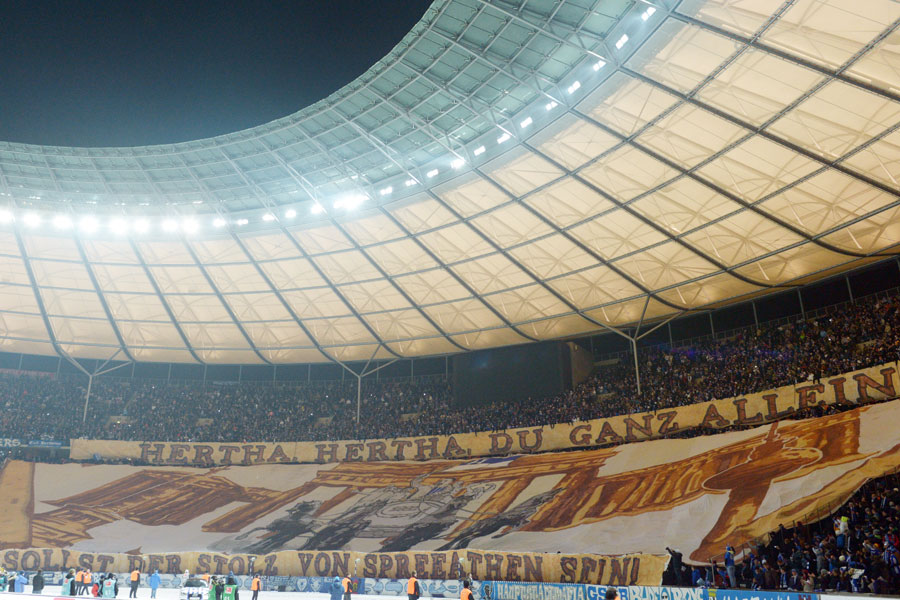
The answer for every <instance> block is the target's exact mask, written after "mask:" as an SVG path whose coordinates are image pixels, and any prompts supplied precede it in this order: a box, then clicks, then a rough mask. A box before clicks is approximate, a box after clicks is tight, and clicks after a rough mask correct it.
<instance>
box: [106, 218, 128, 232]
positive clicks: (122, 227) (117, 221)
mask: <svg viewBox="0 0 900 600" xmlns="http://www.w3.org/2000/svg"><path fill="white" fill-rule="evenodd" d="M109 229H110V231H112V232H113V233H115V234H116V235H125V234H126V233H128V221H126V220H125V219H123V218H122V217H115V218H113V219H110V221H109Z"/></svg>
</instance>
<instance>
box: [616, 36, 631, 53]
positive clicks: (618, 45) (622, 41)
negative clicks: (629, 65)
mask: <svg viewBox="0 0 900 600" xmlns="http://www.w3.org/2000/svg"><path fill="white" fill-rule="evenodd" d="M627 43H628V34H626V33H623V34H622V37H620V38H619V41H618V42H616V48H617V49H618V50H621V49H622V46H624V45H625V44H627Z"/></svg>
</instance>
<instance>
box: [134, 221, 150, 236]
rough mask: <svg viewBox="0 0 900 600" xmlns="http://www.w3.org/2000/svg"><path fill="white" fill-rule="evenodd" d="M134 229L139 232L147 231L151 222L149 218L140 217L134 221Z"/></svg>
mask: <svg viewBox="0 0 900 600" xmlns="http://www.w3.org/2000/svg"><path fill="white" fill-rule="evenodd" d="M134 230H135V231H136V232H137V233H147V232H148V231H149V230H150V223H149V222H148V221H147V219H138V220H137V221H135V222H134Z"/></svg>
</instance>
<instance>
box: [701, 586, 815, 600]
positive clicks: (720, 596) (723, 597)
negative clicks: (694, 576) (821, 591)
mask: <svg viewBox="0 0 900 600" xmlns="http://www.w3.org/2000/svg"><path fill="white" fill-rule="evenodd" d="M708 595H709V600H819V595H818V594H812V593H807V592H764V591H761V590H722V589H711V590H708Z"/></svg>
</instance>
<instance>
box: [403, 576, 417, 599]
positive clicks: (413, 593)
mask: <svg viewBox="0 0 900 600" xmlns="http://www.w3.org/2000/svg"><path fill="white" fill-rule="evenodd" d="M420 593H421V590H420V589H419V580H418V579H416V572H415V571H413V574H412V577H410V578H409V581H407V582H406V595H407V596H409V600H419V594H420Z"/></svg>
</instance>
